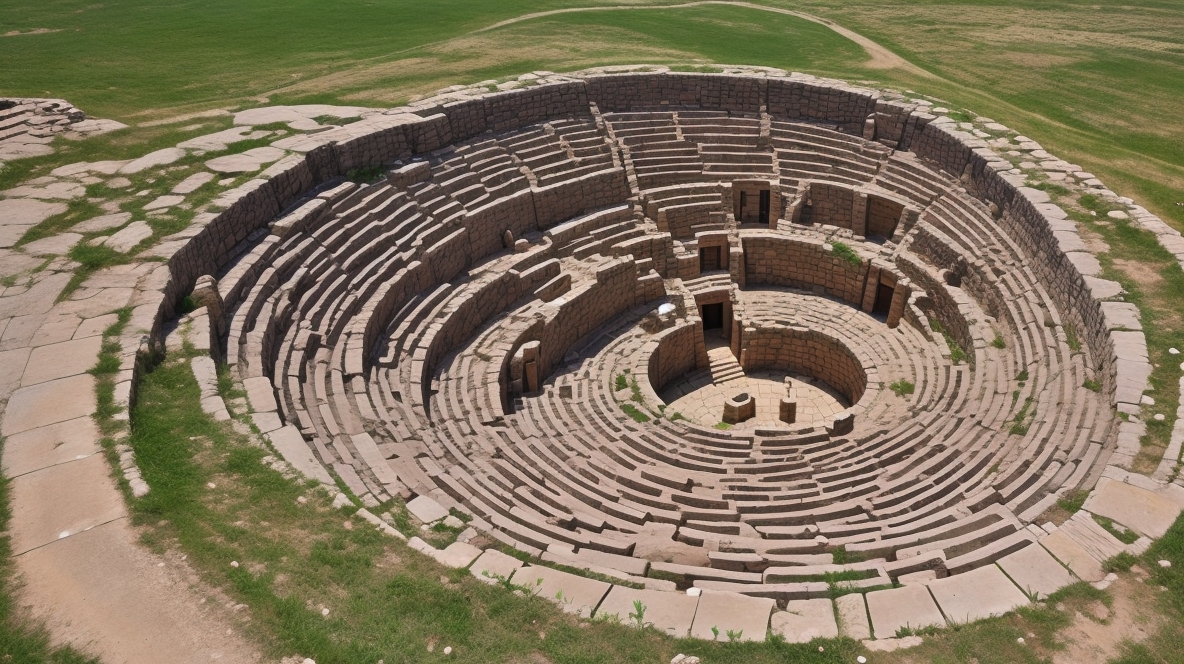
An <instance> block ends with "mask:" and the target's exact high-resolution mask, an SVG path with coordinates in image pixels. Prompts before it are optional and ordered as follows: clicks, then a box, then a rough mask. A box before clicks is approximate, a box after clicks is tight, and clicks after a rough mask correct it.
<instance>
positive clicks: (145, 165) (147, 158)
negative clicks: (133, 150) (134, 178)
mask: <svg viewBox="0 0 1184 664" xmlns="http://www.w3.org/2000/svg"><path fill="white" fill-rule="evenodd" d="M185 154H186V153H185V150H183V149H181V148H164V149H163V150H157V151H155V152H149V153H148V154H146V155H144V156H143V157H140V158H139V159H133V160H132V161H130V162H128V163H127V164H124V165H123V167H121V168H120V169H119V172H120V173H122V174H124V175H131V174H133V173H139V172H141V171H146V170H148V169H149V168H157V167H160V166H168V165H169V164H171V163H173V162H175V161H179V160H180V159H181V158H183V157H184V156H185Z"/></svg>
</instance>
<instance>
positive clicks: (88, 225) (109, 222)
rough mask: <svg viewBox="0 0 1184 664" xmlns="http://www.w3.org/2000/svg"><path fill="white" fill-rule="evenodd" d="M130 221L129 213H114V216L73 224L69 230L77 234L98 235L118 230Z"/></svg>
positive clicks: (130, 214)
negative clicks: (100, 232) (101, 232)
mask: <svg viewBox="0 0 1184 664" xmlns="http://www.w3.org/2000/svg"><path fill="white" fill-rule="evenodd" d="M131 220H132V213H131V212H116V213H114V214H104V215H99V216H97V217H91V218H90V219H87V220H86V221H82V222H79V223H77V224H74V226H72V227H71V230H74V231H77V232H79V233H98V232H99V231H106V230H111V229H112V228H119V227H120V226H123V225H124V224H126V223H127V222H129V221H131Z"/></svg>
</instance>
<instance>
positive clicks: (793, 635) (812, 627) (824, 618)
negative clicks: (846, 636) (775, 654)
mask: <svg viewBox="0 0 1184 664" xmlns="http://www.w3.org/2000/svg"><path fill="white" fill-rule="evenodd" d="M769 628H770V629H772V630H773V633H774V634H780V635H781V636H782V637H783V638H784V639H785V641H786V643H809V642H810V641H813V640H814V639H833V638H836V637H838V635H839V626H838V623H836V622H835V610H834V606H833V605H832V604H831V601H830V600H829V599H825V598H818V599H800V600H790V601H788V602H786V604H785V610H784V611H776V612H774V613H773V617H772V619H770V621H769Z"/></svg>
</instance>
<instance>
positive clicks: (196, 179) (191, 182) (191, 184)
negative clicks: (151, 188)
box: [172, 171, 215, 195]
mask: <svg viewBox="0 0 1184 664" xmlns="http://www.w3.org/2000/svg"><path fill="white" fill-rule="evenodd" d="M214 177H215V175H214V174H213V173H207V172H205V171H200V172H197V173H194V174H193V175H190V176H189V177H187V178H185V179H184V180H181V181H180V182H178V183H177V185H176V186H175V187H173V189H172V193H174V194H181V195H186V194H192V193H193V192H195V191H197V190H198V189H201V188H202V187H204V186H205V185H206V184H207V183H209V182H212V181H213V179H214Z"/></svg>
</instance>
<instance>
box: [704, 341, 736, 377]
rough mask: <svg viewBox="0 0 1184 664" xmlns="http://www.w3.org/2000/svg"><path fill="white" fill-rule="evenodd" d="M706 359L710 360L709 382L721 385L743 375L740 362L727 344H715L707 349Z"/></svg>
mask: <svg viewBox="0 0 1184 664" xmlns="http://www.w3.org/2000/svg"><path fill="white" fill-rule="evenodd" d="M707 359H709V360H710V361H711V363H710V365H709V366H710V367H711V382H713V383H715V384H716V385H723V384H724V383H730V382H732V381H734V380H739V379H741V378H743V377H744V370H743V369H741V368H740V362H739V361H738V360H737V359H736V356H735V355H733V354H732V349H730V348H728V347H727V346H717V347H715V348H709V349H708V350H707Z"/></svg>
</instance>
